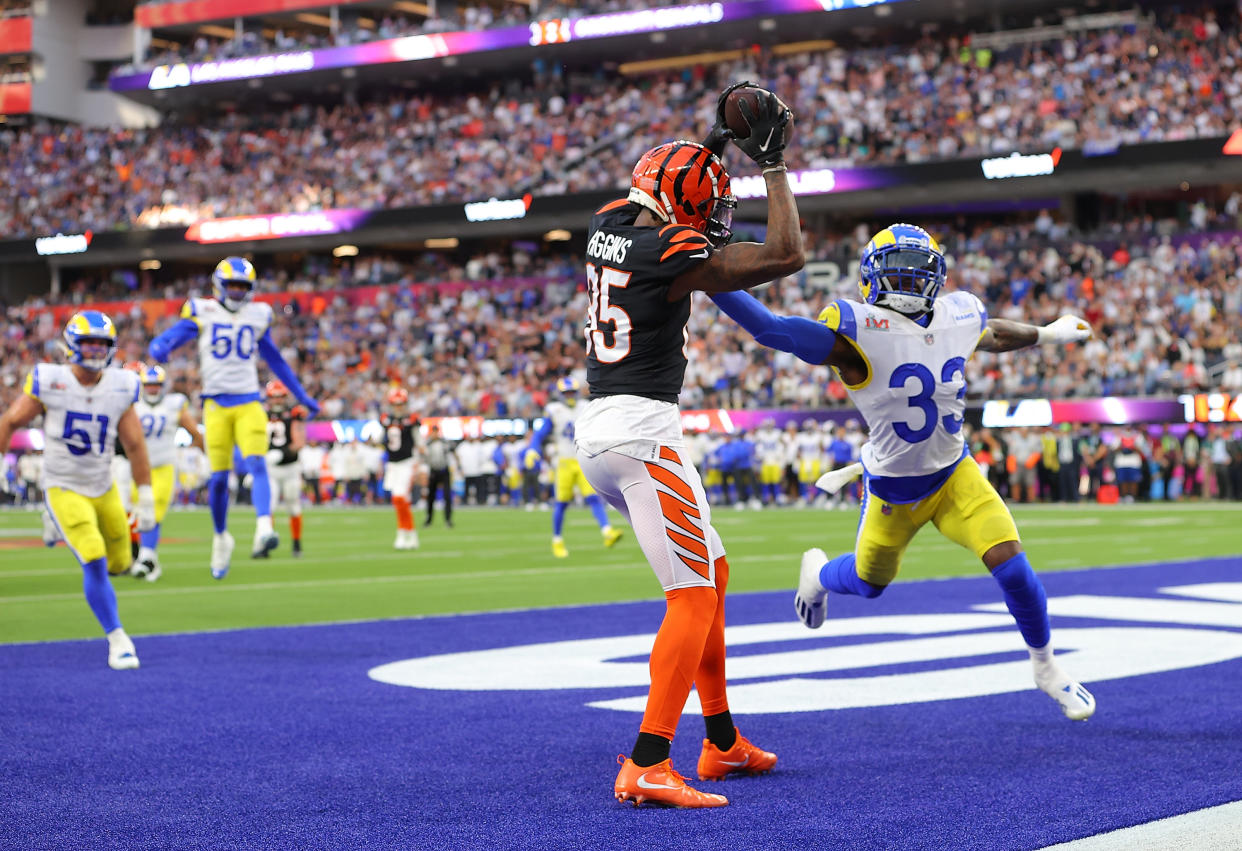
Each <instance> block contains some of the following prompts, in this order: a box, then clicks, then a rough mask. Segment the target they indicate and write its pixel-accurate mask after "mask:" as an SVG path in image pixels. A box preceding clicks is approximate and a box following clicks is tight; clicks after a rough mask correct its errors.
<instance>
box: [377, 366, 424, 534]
mask: <svg viewBox="0 0 1242 851" xmlns="http://www.w3.org/2000/svg"><path fill="white" fill-rule="evenodd" d="M384 404H385V405H386V406H387V410H385V411H384V413H383V414H382V415H381V416H380V425H382V426H383V427H384V446H385V449H386V450H387V454H388V458H387V460H386V461H385V462H384V490H386V491H388V493H389V494H391V495H392V507H393V508H394V509H396V512H397V538H396V540H395V541H393V544H392V547H393V549H394V550H416V549H418V530H417V529H416V528H414V509H413V507H412V506H411V504H410V503H411V499H410V496H411V492H412V488H413V485H414V473H415V468H416V467H417V466H418V458H417V457H416V456H417V450H418V427H419V420H418V417H416V416H414V415H413V414H411V413H410V394H409V393H408V392H407V391H406V389H405V388H404V387H394V388H392V389H391V390H389V391H388V396H387V398H386V399H385V400H384Z"/></svg>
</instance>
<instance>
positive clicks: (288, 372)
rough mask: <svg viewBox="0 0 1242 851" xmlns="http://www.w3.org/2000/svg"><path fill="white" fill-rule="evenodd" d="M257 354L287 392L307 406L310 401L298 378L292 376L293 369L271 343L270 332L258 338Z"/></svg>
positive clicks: (265, 332)
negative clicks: (286, 388)
mask: <svg viewBox="0 0 1242 851" xmlns="http://www.w3.org/2000/svg"><path fill="white" fill-rule="evenodd" d="M259 354H260V355H262V356H263V360H265V361H266V362H267V365H268V366H269V367H271V369H272V372H273V373H274V374H275V375H276V377H277V378H279V379H280V380H281V381H282V382H284V385H285V386H286V387H288V388H289V392H290V393H292V394H293V395H294V396H296V397H297V399H298V401H299V402H301V403H302V404H303V405H309V402H310V400H309V399H308V398H307V396H306V390H304V389H303V388H302V383H301V382H300V381H298V377H297V376H296V375H294V374H293V369H292V368H290V366H289V364H287V363H285V358H284V356H283V355H281V353H280V349H278V348H276V344H275V343H273V342H272V332H271V331H264V332H263V336H262V337H260V338H259Z"/></svg>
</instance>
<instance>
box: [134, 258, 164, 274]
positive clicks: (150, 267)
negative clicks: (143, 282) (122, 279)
mask: <svg viewBox="0 0 1242 851" xmlns="http://www.w3.org/2000/svg"><path fill="white" fill-rule="evenodd" d="M163 265H164V264H163V263H161V262H160V261H158V260H143V261H142V262H141V263H139V264H138V268H139V269H141V270H142V271H144V272H154V271H155V270H156V269H159V268H161V267H162V266H163Z"/></svg>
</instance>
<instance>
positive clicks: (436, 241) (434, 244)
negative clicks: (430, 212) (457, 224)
mask: <svg viewBox="0 0 1242 851" xmlns="http://www.w3.org/2000/svg"><path fill="white" fill-rule="evenodd" d="M425 244H426V246H427V247H428V248H456V247H457V246H458V245H459V240H458V239H457V237H455V236H443V237H432V238H431V239H429V240H427V242H426V243H425Z"/></svg>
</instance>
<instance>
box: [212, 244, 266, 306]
mask: <svg viewBox="0 0 1242 851" xmlns="http://www.w3.org/2000/svg"><path fill="white" fill-rule="evenodd" d="M256 278H257V276H256V275H255V271H254V265H253V264H252V263H251V262H250V261H249V260H247V259H246V258H245V257H225V258H224V259H223V260H221V261H220V263H219V264H218V265H217V266H216V270H215V271H214V272H212V273H211V290H212V293H214V294H215V297H216V300H217V301H219V302H220V303H221V304H222V305H224V306H225V307H226V308H228V309H229V310H239V309H241V306H242V305H244V304H245V303H246V302H248V301H250V299H251V297H252V296H253V295H254V282H255V279H256ZM237 287H245V289H246V294H245V295H244V296H243V297H242V298H240V299H236V298H232V297H230V296H229V289H230V288H237Z"/></svg>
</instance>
